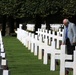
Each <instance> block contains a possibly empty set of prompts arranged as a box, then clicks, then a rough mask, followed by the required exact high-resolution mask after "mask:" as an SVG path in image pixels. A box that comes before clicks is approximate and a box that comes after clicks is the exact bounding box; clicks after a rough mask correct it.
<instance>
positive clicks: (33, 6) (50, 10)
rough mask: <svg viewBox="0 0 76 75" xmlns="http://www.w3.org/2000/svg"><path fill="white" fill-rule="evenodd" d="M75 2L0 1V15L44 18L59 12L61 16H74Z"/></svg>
mask: <svg viewBox="0 0 76 75" xmlns="http://www.w3.org/2000/svg"><path fill="white" fill-rule="evenodd" d="M75 9H76V0H0V15H7V16H13V17H14V18H16V17H19V18H22V17H29V16H32V17H35V15H37V14H39V15H40V16H42V17H46V16H47V15H50V14H56V13H58V12H61V15H69V16H70V15H76V10H75Z"/></svg>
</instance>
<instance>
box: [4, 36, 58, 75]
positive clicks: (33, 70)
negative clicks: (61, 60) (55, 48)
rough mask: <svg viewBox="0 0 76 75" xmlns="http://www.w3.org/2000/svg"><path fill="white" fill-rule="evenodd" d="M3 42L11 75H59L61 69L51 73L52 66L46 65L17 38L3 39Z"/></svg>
mask: <svg viewBox="0 0 76 75" xmlns="http://www.w3.org/2000/svg"><path fill="white" fill-rule="evenodd" d="M3 41H4V47H5V52H6V58H7V59H8V65H9V69H10V71H11V75H59V67H57V69H56V71H50V65H49V64H48V65H44V64H43V61H42V60H38V57H37V56H34V54H33V53H31V52H30V51H29V50H28V49H27V48H26V47H24V46H23V45H22V44H21V42H19V41H18V40H17V39H16V37H3Z"/></svg>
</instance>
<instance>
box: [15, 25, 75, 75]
mask: <svg viewBox="0 0 76 75" xmlns="http://www.w3.org/2000/svg"><path fill="white" fill-rule="evenodd" d="M16 33H17V39H18V40H19V41H21V42H22V43H23V44H24V45H25V46H26V47H28V50H31V52H34V55H38V59H42V51H43V50H44V56H43V64H47V60H48V59H47V56H48V54H50V55H51V61H50V70H52V71H55V60H56V59H58V60H60V75H65V68H73V75H76V66H75V64H76V48H75V51H74V57H73V59H74V61H73V62H68V61H65V60H66V59H67V60H72V55H67V54H66V53H65V51H66V45H60V42H59V41H60V40H61V41H62V36H63V34H62V33H63V31H62V32H60V31H59V32H57V33H56V32H55V31H49V33H48V32H47V30H40V29H38V31H37V32H36V33H37V35H35V34H34V33H30V32H27V31H25V30H22V28H21V26H20V27H19V28H18V29H17V31H16ZM61 34H62V36H61ZM51 39H52V40H51Z"/></svg>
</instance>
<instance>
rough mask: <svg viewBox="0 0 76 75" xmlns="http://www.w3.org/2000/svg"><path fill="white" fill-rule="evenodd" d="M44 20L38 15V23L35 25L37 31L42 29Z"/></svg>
mask: <svg viewBox="0 0 76 75" xmlns="http://www.w3.org/2000/svg"><path fill="white" fill-rule="evenodd" d="M41 23H42V19H41V17H40V16H39V15H36V23H35V31H37V30H38V28H41Z"/></svg>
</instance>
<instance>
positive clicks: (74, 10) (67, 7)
mask: <svg viewBox="0 0 76 75" xmlns="http://www.w3.org/2000/svg"><path fill="white" fill-rule="evenodd" d="M63 5H64V6H63V11H62V12H63V15H69V16H72V15H76V0H65V2H64V4H63Z"/></svg>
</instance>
